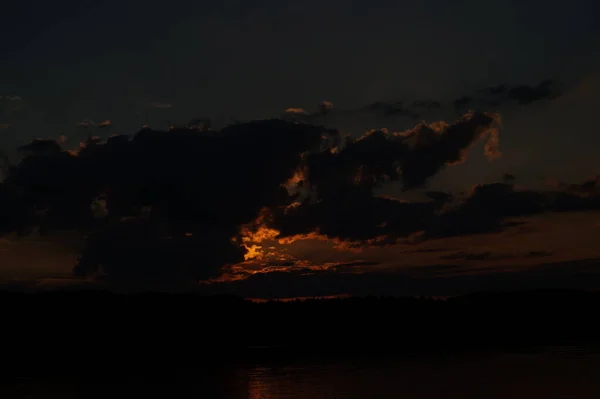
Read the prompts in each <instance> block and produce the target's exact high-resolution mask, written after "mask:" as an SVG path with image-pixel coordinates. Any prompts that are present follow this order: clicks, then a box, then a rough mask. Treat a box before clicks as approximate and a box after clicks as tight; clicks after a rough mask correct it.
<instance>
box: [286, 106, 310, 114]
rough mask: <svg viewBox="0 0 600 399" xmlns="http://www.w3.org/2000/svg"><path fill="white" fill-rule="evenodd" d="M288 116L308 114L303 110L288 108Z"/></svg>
mask: <svg viewBox="0 0 600 399" xmlns="http://www.w3.org/2000/svg"><path fill="white" fill-rule="evenodd" d="M285 113H286V114H296V115H306V114H308V112H306V111H305V110H304V109H303V108H288V109H286V110H285Z"/></svg>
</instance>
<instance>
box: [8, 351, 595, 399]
mask: <svg viewBox="0 0 600 399" xmlns="http://www.w3.org/2000/svg"><path fill="white" fill-rule="evenodd" d="M56 360H57V363H58V362H60V359H56ZM103 368H104V369H103ZM164 369H165V370H168V372H166V371H160V372H159V371H158V370H154V372H152V371H143V372H142V371H140V370H139V369H138V370H136V369H131V370H129V371H127V372H118V373H117V372H114V371H111V370H112V365H111V364H106V365H105V366H102V365H97V366H96V367H94V368H93V369H86V368H85V367H81V369H80V370H78V371H77V372H69V373H65V374H61V373H56V372H55V373H53V374H54V375H55V376H54V377H44V376H39V374H37V375H36V376H33V375H27V374H26V373H25V374H22V375H20V376H17V377H6V376H4V377H3V378H2V380H1V381H2V383H1V384H0V398H2V399H13V398H30V399H37V398H40V399H41V398H57V399H58V398H61V399H88V398H98V399H109V398H165V399H167V398H168V399H171V398H173V399H177V398H198V399H200V398H231V399H237V398H240V399H241V398H251V399H283V398H306V399H317V398H327V399H332V398H360V399H368V398H395V399H408V398H421V399H429V398H444V399H449V398H461V399H468V398H482V399H483V398H486V399H490V398H511V399H520V398H527V399H532V398H544V399H550V398H556V399H559V398H560V399H567V398H600V352H599V351H596V350H590V349H581V348H571V347H564V348H546V349H543V350H539V351H527V352H525V351H514V352H504V353H487V354H482V353H479V354H469V355H451V354H435V355H427V356H410V357H403V358H398V357H394V358H392V357H388V358H382V357H379V358H377V359H375V358H371V359H368V358H362V359H354V360H352V359H350V358H348V359H344V360H343V361H342V360H340V359H337V360H335V359H329V360H325V359H321V360H308V359H304V360H296V361H277V362H275V361H265V362H261V363H253V362H247V363H246V364H238V365H229V366H218V367H217V366H215V367H210V368H202V367H186V368H182V367H178V366H177V365H176V364H174V365H172V367H169V365H165V367H164Z"/></svg>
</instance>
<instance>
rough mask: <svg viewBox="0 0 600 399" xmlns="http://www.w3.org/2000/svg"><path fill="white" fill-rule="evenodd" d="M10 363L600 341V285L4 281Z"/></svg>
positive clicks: (224, 359)
mask: <svg viewBox="0 0 600 399" xmlns="http://www.w3.org/2000/svg"><path fill="white" fill-rule="evenodd" d="M0 301H1V303H2V309H3V313H4V315H3V319H4V323H2V324H3V327H2V329H3V335H4V336H5V339H4V345H3V350H2V352H3V353H2V355H3V359H4V361H3V365H4V367H3V369H12V370H27V369H29V370H34V369H39V370H42V371H43V370H46V371H47V370H49V369H54V370H57V371H58V370H68V369H72V370H77V369H87V370H92V369H98V370H101V369H103V368H106V367H108V365H110V367H111V369H113V370H114V369H118V368H134V367H135V368H138V369H148V370H152V369H155V368H164V367H165V365H167V366H166V367H175V368H177V367H180V368H182V367H183V368H189V367H192V368H194V367H204V366H210V367H213V366H215V365H219V364H223V365H227V364H234V363H248V362H250V363H256V362H259V363H260V362H289V361H294V360H295V359H303V358H323V359H325V358H335V359H343V358H345V357H348V358H360V357H365V358H367V357H373V356H375V357H386V356H389V357H391V358H394V357H410V356H424V355H428V354H444V353H445V354H448V355H449V356H459V355H461V354H468V353H484V352H497V351H510V350H532V349H533V350H534V349H535V348H540V347H548V346H559V345H571V346H585V347H595V346H597V345H599V346H600V323H597V321H596V320H595V319H596V317H597V316H596V315H597V310H598V309H599V308H600V293H596V292H585V291H526V292H512V293H486V294H476V295H468V296H463V297H455V298H449V299H445V300H441V299H429V298H374V297H371V298H348V299H322V300H307V301H302V302H267V303H256V302H251V301H246V300H243V299H240V298H236V297H202V296H197V295H189V294H174V295H168V294H143V295H123V294H112V293H107V292H73V291H69V292H48V293H40V294H21V293H8V292H0Z"/></svg>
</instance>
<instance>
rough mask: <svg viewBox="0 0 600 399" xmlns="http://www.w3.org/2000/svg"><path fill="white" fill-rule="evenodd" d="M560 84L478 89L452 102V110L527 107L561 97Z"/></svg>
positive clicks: (550, 82)
mask: <svg viewBox="0 0 600 399" xmlns="http://www.w3.org/2000/svg"><path fill="white" fill-rule="evenodd" d="M560 86H561V84H560V83H559V82H557V81H555V80H550V79H547V80H544V81H542V82H540V83H539V84H537V85H529V84H518V85H514V86H509V85H506V84H500V85H497V86H490V87H485V88H483V89H479V90H477V91H476V93H474V94H471V95H463V96H461V97H459V98H457V99H456V100H454V102H453V104H454V108H455V109H456V110H457V111H459V112H463V111H464V110H465V109H473V108H486V107H488V108H489V107H498V106H501V105H508V104H511V103H513V104H517V105H529V104H532V103H534V102H538V101H543V100H554V99H556V98H558V97H560V96H561V94H562V89H561V87H560Z"/></svg>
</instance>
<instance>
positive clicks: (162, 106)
mask: <svg viewBox="0 0 600 399" xmlns="http://www.w3.org/2000/svg"><path fill="white" fill-rule="evenodd" d="M150 106H151V107H152V108H158V109H169V108H173V104H169V103H161V102H154V103H150Z"/></svg>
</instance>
